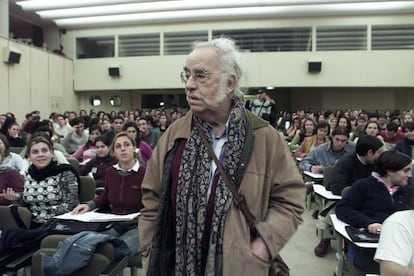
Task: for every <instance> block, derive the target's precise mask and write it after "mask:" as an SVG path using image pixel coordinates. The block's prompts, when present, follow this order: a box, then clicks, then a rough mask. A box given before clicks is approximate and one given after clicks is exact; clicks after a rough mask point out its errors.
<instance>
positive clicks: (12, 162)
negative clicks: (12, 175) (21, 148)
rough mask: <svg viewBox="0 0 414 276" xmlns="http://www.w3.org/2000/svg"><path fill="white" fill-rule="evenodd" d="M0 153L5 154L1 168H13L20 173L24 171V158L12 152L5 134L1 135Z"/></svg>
mask: <svg viewBox="0 0 414 276" xmlns="http://www.w3.org/2000/svg"><path fill="white" fill-rule="evenodd" d="M0 151H1V152H3V154H2V155H3V158H2V160H1V162H0V168H11V169H15V170H18V171H21V170H22V169H23V158H21V157H20V156H19V155H18V154H16V153H14V152H10V145H9V141H8V140H7V137H6V136H5V135H3V134H0Z"/></svg>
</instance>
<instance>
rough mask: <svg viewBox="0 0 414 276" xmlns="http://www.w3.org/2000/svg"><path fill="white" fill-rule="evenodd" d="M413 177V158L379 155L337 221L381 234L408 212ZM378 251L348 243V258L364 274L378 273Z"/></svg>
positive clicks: (391, 153)
mask: <svg viewBox="0 0 414 276" xmlns="http://www.w3.org/2000/svg"><path fill="white" fill-rule="evenodd" d="M410 177H411V158H410V157H409V156H407V155H405V154H403V153H400V152H396V151H387V152H384V153H382V154H381V155H380V157H379V158H378V160H377V162H376V169H375V171H374V172H373V173H372V175H371V176H370V177H367V178H362V179H360V180H358V181H357V182H355V183H354V184H353V185H352V186H351V188H350V190H349V191H348V192H347V193H346V194H345V195H344V196H343V197H342V199H341V200H340V201H339V202H338V205H337V207H336V215H337V216H338V218H339V219H340V220H342V221H344V222H345V223H348V224H349V225H351V226H354V227H358V228H366V229H367V230H368V231H369V232H370V233H380V232H381V228H382V223H383V222H384V220H385V219H386V218H387V217H389V216H390V215H392V214H393V213H394V212H396V211H400V210H406V209H409V206H410V193H409V192H408V188H407V182H408V179H409V178H410ZM374 253H375V249H361V248H358V247H356V246H355V245H353V244H349V247H348V257H349V259H350V261H352V262H353V264H354V265H355V266H356V267H357V268H359V269H361V270H363V271H364V272H365V273H374V274H379V265H378V263H376V262H375V261H374V260H373V257H374Z"/></svg>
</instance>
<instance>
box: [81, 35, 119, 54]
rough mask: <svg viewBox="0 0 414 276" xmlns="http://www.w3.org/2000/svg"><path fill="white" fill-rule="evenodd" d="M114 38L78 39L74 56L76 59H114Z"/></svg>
mask: <svg viewBox="0 0 414 276" xmlns="http://www.w3.org/2000/svg"><path fill="white" fill-rule="evenodd" d="M114 53H115V37H114V36H102V37H78V38H76V54H77V58H78V59H84V58H103V57H114Z"/></svg>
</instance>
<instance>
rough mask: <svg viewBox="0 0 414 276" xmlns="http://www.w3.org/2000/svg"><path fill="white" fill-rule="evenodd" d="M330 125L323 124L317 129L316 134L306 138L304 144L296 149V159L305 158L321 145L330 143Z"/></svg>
mask: <svg viewBox="0 0 414 276" xmlns="http://www.w3.org/2000/svg"><path fill="white" fill-rule="evenodd" d="M329 132H330V131H329V124H328V123H326V122H321V123H319V124H318V126H317V128H316V134H315V135H313V136H310V137H305V139H304V140H303V142H302V144H300V146H299V147H298V148H297V149H296V151H295V154H294V155H295V157H300V158H303V157H305V156H306V155H308V154H309V153H310V152H311V151H312V150H314V149H315V148H317V147H318V146H319V145H322V144H324V143H327V142H329V136H328V133H329Z"/></svg>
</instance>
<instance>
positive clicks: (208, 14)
mask: <svg viewBox="0 0 414 276" xmlns="http://www.w3.org/2000/svg"><path fill="white" fill-rule="evenodd" d="M390 12H401V13H403V12H404V13H407V12H414V1H389V2H369V3H367V2H364V3H356V2H354V3H346V4H345V3H337V4H322V5H293V6H267V7H242V8H222V9H197V10H191V12H188V11H187V10H180V11H164V12H148V13H129V14H119V15H106V16H92V17H80V18H66V19H57V20H54V21H55V22H56V24H57V25H58V26H61V27H66V28H70V27H73V26H77V27H87V26H97V25H108V24H127V23H135V24H139V23H141V24H145V23H150V22H156V23H161V22H164V23H165V22H177V21H182V22H185V21H190V20H213V19H232V18H256V17H259V16H279V17H287V16H317V15H319V16H326V15H346V14H351V15H357V14H374V13H377V14H379V13H390Z"/></svg>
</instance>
